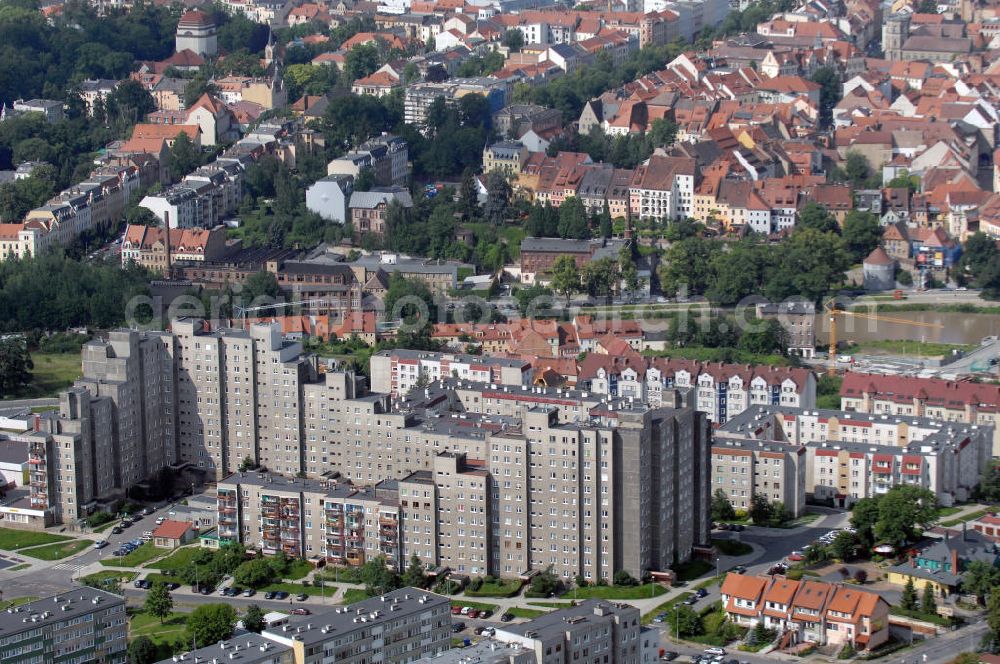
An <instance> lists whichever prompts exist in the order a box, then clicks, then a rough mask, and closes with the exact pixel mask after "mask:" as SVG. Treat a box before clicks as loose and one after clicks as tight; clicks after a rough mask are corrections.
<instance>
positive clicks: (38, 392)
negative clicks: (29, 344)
mask: <svg viewBox="0 0 1000 664" xmlns="http://www.w3.org/2000/svg"><path fill="white" fill-rule="evenodd" d="M31 361H32V363H33V364H34V365H35V366H34V368H33V369H32V370H31V381H30V382H28V384H27V385H25V386H24V387H22V388H21V389H20V390H18V391H16V392H15V393H13V394H11V398H15V399H39V398H43V397H54V396H56V395H57V394H58V393H59V391H60V390H65V389H66V388H67V387H69V386H70V385H72V384H73V383H74V382H75V381H76V379H77V378H79V377H80V375H81V371H80V367H81V362H80V353H79V352H76V353H32V354H31Z"/></svg>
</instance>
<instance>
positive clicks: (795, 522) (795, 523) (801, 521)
mask: <svg viewBox="0 0 1000 664" xmlns="http://www.w3.org/2000/svg"><path fill="white" fill-rule="evenodd" d="M821 516H823V515H822V514H820V513H819V512H806V513H805V514H803V515H802V516H800V517H799V518H797V519H792V520H791V521H789V522H787V523H783V524H781V525H780V526H778V527H779V528H798V527H799V526H804V525H806V524H807V523H812V522H813V521H816V520H817V519H819V518H820V517H821Z"/></svg>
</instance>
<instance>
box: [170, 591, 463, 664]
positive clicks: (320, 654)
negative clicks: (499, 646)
mask: <svg viewBox="0 0 1000 664" xmlns="http://www.w3.org/2000/svg"><path fill="white" fill-rule="evenodd" d="M450 648H451V602H450V600H449V599H448V598H447V597H443V596H441V595H435V594H434V593H431V592H427V591H425V590H418V589H416V588H401V589H399V590H393V591H392V592H388V593H386V594H384V595H380V596H378V597H372V598H371V599H366V600H363V601H361V602H355V603H354V604H349V605H347V606H336V607H329V608H324V609H323V610H318V611H316V612H315V613H313V614H312V615H309V616H290V617H289V618H288V619H287V620H283V621H281V624H279V625H276V626H272V627H268V628H267V629H265V630H264V631H263V632H261V633H260V634H252V633H244V634H239V635H237V636H233V637H232V638H231V639H228V640H226V641H222V642H220V643H213V644H212V645H209V646H205V647H204V648H200V649H198V650H194V651H192V652H189V653H187V654H186V655H185V656H184V658H183V660H178V659H177V658H176V657H175V658H174V659H173V660H170V659H166V660H163V662H161V663H160V664H173V663H174V662H177V661H185V662H211V661H216V660H217V661H220V662H221V661H223V659H224V658H225V659H228V660H229V661H238V662H240V664H323V663H324V662H338V664H339V663H341V662H343V663H344V664H365V663H366V662H372V661H378V662H384V663H385V664H408V663H409V662H413V661H416V660H420V659H422V658H428V659H429V658H433V657H436V656H439V655H441V654H443V653H444V652H445V651H447V650H449V649H450ZM224 656H227V657H224Z"/></svg>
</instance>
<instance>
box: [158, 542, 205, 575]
mask: <svg viewBox="0 0 1000 664" xmlns="http://www.w3.org/2000/svg"><path fill="white" fill-rule="evenodd" d="M202 550H203V549H202V548H201V547H198V546H185V547H183V548H180V549H177V550H176V551H174V552H173V553H171V554H170V555H169V556H167V557H166V558H161V559H160V560H157V561H156V562H152V563H149V565H147V567H150V568H152V569H160V570H163V571H164V572H167V571H170V572H179V571H180V570H182V569H184V568H185V567H187V566H189V565H190V564H191V561H192V560H193V559H194V556H195V554H196V553H198V552H199V551H202Z"/></svg>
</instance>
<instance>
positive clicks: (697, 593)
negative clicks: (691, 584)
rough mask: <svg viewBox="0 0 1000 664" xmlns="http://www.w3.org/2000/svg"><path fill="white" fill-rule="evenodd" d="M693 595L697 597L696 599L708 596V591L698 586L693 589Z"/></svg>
mask: <svg viewBox="0 0 1000 664" xmlns="http://www.w3.org/2000/svg"><path fill="white" fill-rule="evenodd" d="M694 596H695V597H697V598H698V599H701V598H702V597H708V591H707V590H705V589H704V588H698V590H697V591H695V593H694Z"/></svg>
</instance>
